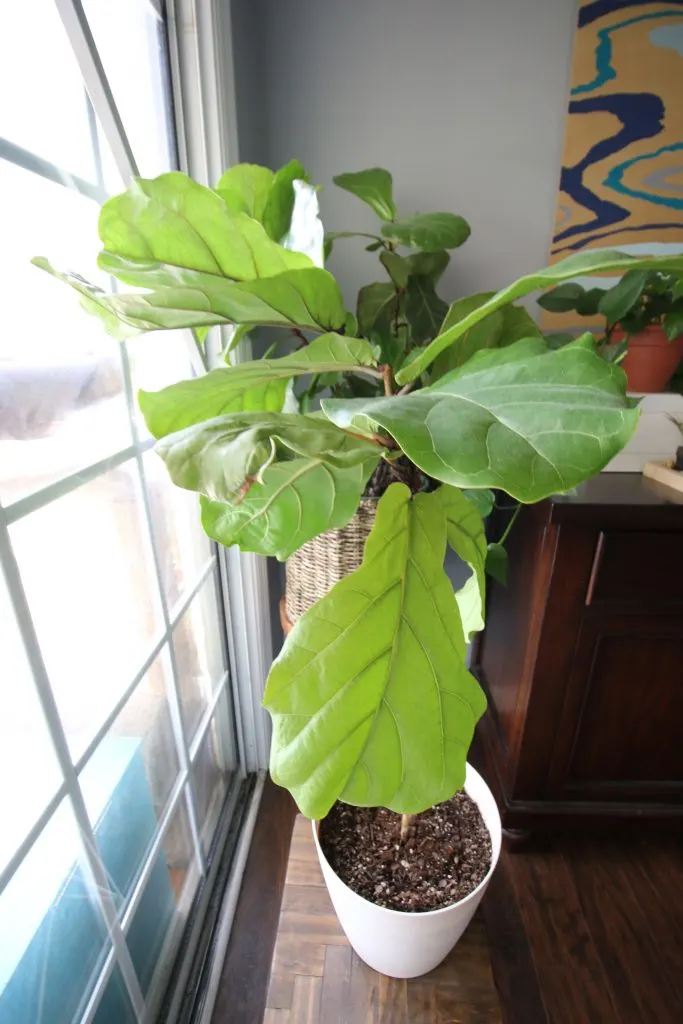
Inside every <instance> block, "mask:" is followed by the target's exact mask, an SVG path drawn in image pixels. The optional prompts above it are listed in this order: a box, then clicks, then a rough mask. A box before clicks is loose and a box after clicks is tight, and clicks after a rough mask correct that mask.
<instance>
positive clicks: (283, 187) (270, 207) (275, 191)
mask: <svg viewBox="0 0 683 1024" xmlns="http://www.w3.org/2000/svg"><path fill="white" fill-rule="evenodd" d="M307 180H308V175H307V174H306V168H305V167H304V165H303V164H302V163H300V162H299V161H298V160H290V161H289V163H288V164H285V165H284V167H281V168H280V169H279V170H278V171H276V172H275V177H274V178H273V184H272V186H271V189H270V192H269V193H268V198H267V199H266V205H265V207H264V210H263V226H264V228H265V229H266V233H267V234H268V235H269V237H270V238H272V239H273V241H275V242H279V241H281V240H282V239H283V238H284V237H285V236H286V234H287V232H288V231H289V227H290V224H291V221H292V211H293V209H294V198H295V196H294V182H295V181H307Z"/></svg>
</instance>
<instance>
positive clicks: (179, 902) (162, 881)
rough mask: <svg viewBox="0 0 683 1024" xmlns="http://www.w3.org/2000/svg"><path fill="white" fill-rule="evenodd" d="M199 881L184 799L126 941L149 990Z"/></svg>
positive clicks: (140, 975) (137, 969)
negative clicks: (164, 951) (158, 965)
mask: <svg viewBox="0 0 683 1024" xmlns="http://www.w3.org/2000/svg"><path fill="white" fill-rule="evenodd" d="M198 883H199V872H198V869H197V866H196V862H195V860H194V853H193V847H192V835H191V832H190V825H189V820H188V816H187V810H186V807H185V801H184V800H183V801H182V802H181V803H180V804H179V805H178V808H177V810H176V812H175V815H174V818H173V820H172V821H171V824H170V827H169V830H168V832H167V833H166V837H165V839H164V843H163V847H162V850H161V851H160V853H159V855H158V857H157V861H156V864H155V866H154V869H153V871H152V874H151V876H150V879H149V882H148V883H147V888H146V889H145V892H144V894H143V896H142V899H141V900H140V904H139V906H138V907H137V909H136V911H135V914H134V915H133V919H132V920H131V923H130V927H129V929H128V933H127V935H126V941H127V942H128V948H129V950H130V955H131V958H132V960H133V963H134V964H135V969H136V971H137V974H138V980H139V982H140V987H141V989H142V991H143V993H144V994H147V991H148V990H149V986H150V982H151V980H152V977H153V975H154V970H155V968H156V966H157V963H158V962H159V960H160V956H161V953H162V950H163V948H164V943H165V942H166V941H167V939H168V936H169V934H170V933H171V932H173V931H176V932H177V928H178V927H179V926H180V923H181V922H182V920H184V918H185V917H186V915H187V911H188V909H189V905H190V903H191V900H192V897H193V896H194V894H195V892H196V889H197V885H198Z"/></svg>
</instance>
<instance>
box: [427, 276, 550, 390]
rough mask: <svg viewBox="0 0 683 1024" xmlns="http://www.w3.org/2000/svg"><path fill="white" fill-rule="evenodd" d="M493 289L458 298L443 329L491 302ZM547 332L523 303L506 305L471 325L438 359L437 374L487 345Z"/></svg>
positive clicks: (442, 372)
mask: <svg viewBox="0 0 683 1024" xmlns="http://www.w3.org/2000/svg"><path fill="white" fill-rule="evenodd" d="M493 294H494V293H493V292H480V293H479V294H478V295H469V296H468V297H467V298H465V299H457V300H456V301H455V302H454V303H453V304H452V305H451V308H450V309H449V310H448V315H447V316H446V318H445V320H444V322H443V325H442V327H441V330H442V332H443V331H445V330H447V329H448V328H449V327H450V326H451V324H454V323H458V321H459V320H461V319H462V318H463V316H467V314H468V313H470V312H471V311H472V310H473V309H478V308H479V306H480V305H482V304H483V303H484V302H488V300H489V298H490V297H491V295H493ZM542 337H543V335H542V334H541V331H540V329H539V327H538V325H537V324H536V321H535V320H534V319H533V317H532V316H531V315H530V314H529V313H527V311H526V309H524V308H523V307H522V306H504V307H503V308H502V309H497V310H496V311H495V313H491V314H490V315H489V316H487V317H485V318H484V319H483V320H480V321H479V322H478V323H476V324H474V326H473V327H470V329H469V330H468V331H466V332H465V333H464V334H463V335H462V336H461V337H460V338H458V340H457V342H456V343H455V344H454V345H451V346H450V348H447V349H446V350H445V352H442V353H441V355H440V356H438V357H437V359H436V360H435V362H434V368H433V371H432V373H433V377H434V378H436V377H442V376H443V375H444V374H445V373H448V372H450V371H451V370H455V369H457V368H458V367H459V366H462V365H463V364H464V363H466V362H467V360H468V359H471V358H472V356H473V355H474V354H475V352H479V351H481V349H485V348H503V347H505V346H507V345H512V344H514V342H516V341H519V340H520V339H522V338H542Z"/></svg>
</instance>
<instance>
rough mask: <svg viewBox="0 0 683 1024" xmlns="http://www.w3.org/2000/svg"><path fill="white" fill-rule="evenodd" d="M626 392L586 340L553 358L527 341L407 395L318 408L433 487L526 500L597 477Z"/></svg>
mask: <svg viewBox="0 0 683 1024" xmlns="http://www.w3.org/2000/svg"><path fill="white" fill-rule="evenodd" d="M625 386H626V378H625V375H624V373H623V371H622V370H620V369H619V367H616V366H612V365H610V364H608V363H606V362H605V360H604V359H601V358H600V356H599V355H598V353H597V350H596V348H595V344H594V342H593V339H592V337H591V336H590V335H585V336H583V337H582V338H579V339H577V341H575V342H573V344H571V345H567V346H565V347H564V348H562V349H559V350H557V351H547V350H545V347H544V345H543V341H542V339H540V338H530V339H523V340H522V341H518V342H516V343H515V344H514V345H510V346H508V347H507V348H503V349H487V350H484V351H482V352H478V353H477V354H476V355H475V356H474V357H473V358H472V359H470V360H469V362H467V363H466V364H465V365H464V366H462V367H460V369H459V370H455V371H453V372H452V373H450V374H448V375H447V376H446V377H443V378H442V379H441V380H439V381H437V382H436V383H435V384H433V385H431V386H430V387H427V388H423V389H422V390H421V391H418V392H413V393H412V394H408V395H404V396H400V397H394V398H379V399H375V400H370V401H369V402H368V401H364V400H359V401H348V402H341V401H336V400H334V399H325V400H324V401H323V403H322V405H323V409H324V411H325V413H326V415H328V416H329V417H330V419H332V420H333V421H334V422H335V423H337V424H339V425H340V426H343V427H351V429H357V430H359V431H370V432H372V431H373V430H374V429H375V428H374V425H375V424H379V425H380V426H381V427H383V428H384V429H385V430H387V431H388V432H389V434H391V436H392V437H393V438H394V439H395V440H396V441H397V442H398V444H399V445H400V447H401V449H402V450H403V451H404V452H405V454H406V455H407V456H408V457H409V458H410V459H412V461H413V462H415V464H416V465H418V466H419V467H420V469H422V470H423V471H424V472H425V473H428V474H429V475H430V476H433V477H434V478H435V479H437V480H442V481H443V482H444V483H449V484H452V485H453V486H456V487H498V488H501V489H502V490H504V491H507V492H508V494H511V495H512V496H513V497H515V498H517V499H518V500H519V501H524V502H533V501H539V500H540V499H541V498H544V497H547V496H548V495H549V494H553V493H556V492H558V491H566V490H569V488H571V487H573V486H575V485H576V484H577V483H579V482H580V481H582V480H585V479H586V478H587V477H589V476H592V475H593V474H594V473H597V472H598V471H599V470H601V469H602V468H603V467H604V466H605V465H606V464H607V462H609V460H610V459H611V458H612V457H613V456H614V455H616V454H617V452H618V451H620V449H621V448H622V447H623V446H624V444H625V443H626V442H627V441H628V439H629V438H630V437H631V435H632V434H633V431H634V430H635V427H636V423H637V420H638V410H637V409H635V408H633V406H632V403H631V402H630V401H629V399H627V397H626V395H625Z"/></svg>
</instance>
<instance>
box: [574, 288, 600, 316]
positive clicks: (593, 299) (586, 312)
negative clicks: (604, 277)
mask: <svg viewBox="0 0 683 1024" xmlns="http://www.w3.org/2000/svg"><path fill="white" fill-rule="evenodd" d="M605 291H606V289H605V288H588V289H587V290H586V291H585V292H584V294H583V295H582V296H581V298H580V299H579V301H578V302H577V304H576V312H577V313H578V314H579V316H597V314H598V313H599V311H600V302H601V301H602V297H603V295H604V294H605Z"/></svg>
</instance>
